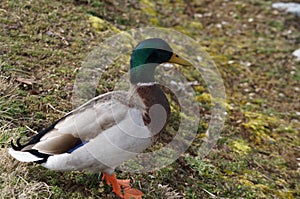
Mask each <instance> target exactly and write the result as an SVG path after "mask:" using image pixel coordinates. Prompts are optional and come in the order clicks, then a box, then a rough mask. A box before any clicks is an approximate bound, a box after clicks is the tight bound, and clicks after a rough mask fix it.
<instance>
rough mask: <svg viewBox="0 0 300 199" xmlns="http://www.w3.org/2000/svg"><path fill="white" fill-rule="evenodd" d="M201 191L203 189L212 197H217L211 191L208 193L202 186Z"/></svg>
mask: <svg viewBox="0 0 300 199" xmlns="http://www.w3.org/2000/svg"><path fill="white" fill-rule="evenodd" d="M200 188H201V189H202V190H203V191H205V192H206V193H208V195H210V196H211V197H212V198H217V196H216V195H214V194H212V193H210V192H209V191H207V190H206V189H204V188H202V187H200Z"/></svg>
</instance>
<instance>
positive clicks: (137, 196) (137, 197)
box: [102, 172, 143, 199]
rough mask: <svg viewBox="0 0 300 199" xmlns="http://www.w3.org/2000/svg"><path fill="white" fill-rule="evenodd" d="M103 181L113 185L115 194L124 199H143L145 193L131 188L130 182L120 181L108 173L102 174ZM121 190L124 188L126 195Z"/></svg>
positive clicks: (114, 175)
mask: <svg viewBox="0 0 300 199" xmlns="http://www.w3.org/2000/svg"><path fill="white" fill-rule="evenodd" d="M102 174H103V176H102V180H105V181H106V184H107V185H112V187H113V190H112V191H113V192H114V193H115V194H116V195H117V196H119V197H120V198H124V199H132V198H134V199H142V195H143V192H141V191H140V190H138V189H134V188H131V187H130V180H119V179H117V178H116V174H112V175H108V174H107V173H104V172H103V173H102ZM121 188H123V192H124V194H122V192H121Z"/></svg>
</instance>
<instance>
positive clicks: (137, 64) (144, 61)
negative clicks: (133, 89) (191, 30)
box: [130, 38, 191, 84]
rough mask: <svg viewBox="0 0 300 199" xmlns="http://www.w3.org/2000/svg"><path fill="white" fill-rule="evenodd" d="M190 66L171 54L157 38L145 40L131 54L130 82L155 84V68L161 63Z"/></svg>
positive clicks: (168, 48) (169, 49)
mask: <svg viewBox="0 0 300 199" xmlns="http://www.w3.org/2000/svg"><path fill="white" fill-rule="evenodd" d="M167 62H169V63H177V64H180V65H191V64H190V63H189V62H188V61H186V60H184V59H183V58H180V57H179V56H178V55H176V54H175V53H173V50H172V48H171V47H170V46H169V44H168V43H167V42H165V41H164V40H162V39H159V38H151V39H146V40H144V41H142V42H140V43H139V44H138V45H137V46H136V47H135V49H134V50H133V52H132V55H131V60H130V82H131V83H133V84H137V83H149V82H155V79H154V73H155V68H156V66H158V65H159V64H162V63H167Z"/></svg>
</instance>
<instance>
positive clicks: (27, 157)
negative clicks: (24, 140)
mask: <svg viewBox="0 0 300 199" xmlns="http://www.w3.org/2000/svg"><path fill="white" fill-rule="evenodd" d="M8 153H9V154H10V155H11V156H12V157H14V158H15V159H17V160H18V161H20V162H34V161H38V160H42V159H43V158H39V157H37V156H35V155H32V154H31V153H29V152H23V151H15V150H13V149H12V148H10V149H8Z"/></svg>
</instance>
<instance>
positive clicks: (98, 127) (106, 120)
mask: <svg viewBox="0 0 300 199" xmlns="http://www.w3.org/2000/svg"><path fill="white" fill-rule="evenodd" d="M127 96H128V93H127V92H122V91H118V92H116V91H114V92H110V93H106V94H103V95H100V96H98V97H95V98H93V99H92V100H90V101H88V102H87V103H85V104H83V105H82V106H80V107H78V108H77V109H75V110H73V111H71V112H70V113H68V114H67V115H65V116H64V117H62V118H61V119H59V120H57V121H56V122H54V123H53V124H52V125H50V126H49V127H48V128H46V129H44V130H42V131H41V132H39V133H38V134H37V135H35V136H34V137H33V138H32V139H31V140H30V141H29V142H28V143H26V144H24V145H22V144H21V143H20V139H18V141H17V145H14V144H13V143H12V149H11V150H10V151H9V152H10V154H11V155H12V156H13V157H15V158H16V159H18V160H19V161H25V162H31V161H34V162H38V163H42V162H45V161H46V160H47V158H48V157H49V156H51V155H56V154H62V153H67V152H72V151H73V150H75V149H76V148H78V147H80V146H82V145H84V144H85V143H87V142H89V141H90V140H91V139H93V138H95V137H97V136H98V135H99V134H101V133H102V132H103V131H105V130H106V129H108V128H110V127H112V126H113V125H115V124H117V123H119V122H120V121H122V120H123V119H124V117H125V116H126V114H127V111H128V109H129V107H130V106H131V105H130V104H128V100H127ZM23 152H27V153H26V154H27V156H28V157H26V154H25V153H23ZM29 153H30V154H29ZM32 155H33V156H34V157H36V158H34V157H33V156H32ZM22 157H23V158H22Z"/></svg>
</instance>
